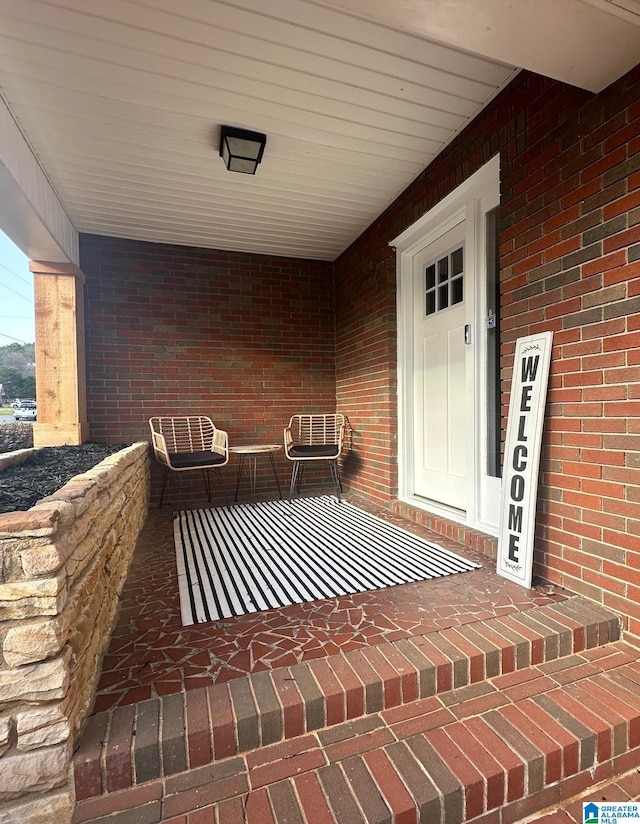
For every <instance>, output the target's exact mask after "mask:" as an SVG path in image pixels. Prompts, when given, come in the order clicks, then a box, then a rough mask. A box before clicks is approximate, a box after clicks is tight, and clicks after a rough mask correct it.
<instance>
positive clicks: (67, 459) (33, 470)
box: [0, 443, 127, 512]
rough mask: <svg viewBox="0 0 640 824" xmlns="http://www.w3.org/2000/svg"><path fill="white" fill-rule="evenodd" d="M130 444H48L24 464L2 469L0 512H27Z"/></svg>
mask: <svg viewBox="0 0 640 824" xmlns="http://www.w3.org/2000/svg"><path fill="white" fill-rule="evenodd" d="M125 446H127V444H115V445H114V444H103V443H83V444H81V445H80V446H47V447H44V448H43V449H41V450H40V451H39V452H37V453H36V454H35V455H33V456H32V457H31V458H28V459H27V460H26V461H25V462H24V463H21V464H18V465H17V466H10V467H8V468H7V469H4V470H3V471H2V472H0V512H15V511H26V510H27V509H30V508H31V507H32V506H33V505H34V504H35V503H37V502H38V501H39V500H41V499H42V498H45V497H46V496H47V495H51V493H52V492H55V491H56V490H58V489H60V487H61V486H64V484H66V483H67V481H69V480H71V478H73V477H74V475H79V474H80V473H81V472H86V471H87V470H88V469H91V468H92V467H93V466H95V465H96V464H97V463H100V461H102V460H103V459H104V458H106V457H108V456H109V455H113V453H114V452H118V451H119V450H120V449H124V447H125Z"/></svg>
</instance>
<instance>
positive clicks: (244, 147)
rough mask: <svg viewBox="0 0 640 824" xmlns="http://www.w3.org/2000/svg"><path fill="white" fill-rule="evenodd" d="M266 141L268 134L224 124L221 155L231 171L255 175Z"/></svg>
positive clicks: (221, 133)
mask: <svg viewBox="0 0 640 824" xmlns="http://www.w3.org/2000/svg"><path fill="white" fill-rule="evenodd" d="M266 142H267V136H266V134H260V132H249V131H247V130H246V129H234V128H233V127H232V126H223V127H222V129H221V131H220V157H221V158H222V159H223V160H224V163H225V166H226V167H227V169H228V170H229V171H230V172H241V173H242V174H245V175H254V174H255V173H256V169H257V168H258V163H260V161H261V160H262V154H263V152H264V147H265V145H266Z"/></svg>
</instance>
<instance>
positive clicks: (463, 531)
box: [389, 500, 498, 561]
mask: <svg viewBox="0 0 640 824" xmlns="http://www.w3.org/2000/svg"><path fill="white" fill-rule="evenodd" d="M389 509H390V511H391V512H393V513H395V514H396V515H401V516H402V517H403V518H406V519H407V520H408V521H413V523H416V524H420V525H421V526H424V527H426V528H427V529H430V530H432V531H433V532H435V533H436V534H438V535H442V536H443V537H445V538H450V539H451V540H453V541H456V542H457V543H459V544H461V545H462V546H466V547H469V549H474V550H477V551H478V552H481V553H482V554H483V555H486V556H487V558H491V559H493V560H494V561H495V559H496V558H497V557H498V539H497V538H496V537H494V536H493V535H488V534H487V533H486V532H480V530H478V529H472V528H471V527H469V526H466V525H465V524H459V523H457V522H456V521H450V520H448V519H447V518H444V517H443V516H441V515H434V514H433V513H431V512H427V511H426V510H424V509H420V508H419V507H417V506H414V505H413V504H410V503H407V502H406V501H399V500H396V501H392V502H391V504H390V505H389Z"/></svg>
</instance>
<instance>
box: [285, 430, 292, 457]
mask: <svg viewBox="0 0 640 824" xmlns="http://www.w3.org/2000/svg"><path fill="white" fill-rule="evenodd" d="M292 445H293V435H292V434H291V427H290V426H286V427H285V429H284V451H285V453H286V455H287V458H288V457H289V447H290V446H292Z"/></svg>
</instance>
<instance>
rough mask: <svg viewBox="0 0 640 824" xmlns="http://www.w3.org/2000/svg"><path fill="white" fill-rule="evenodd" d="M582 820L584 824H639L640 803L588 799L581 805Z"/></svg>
mask: <svg viewBox="0 0 640 824" xmlns="http://www.w3.org/2000/svg"><path fill="white" fill-rule="evenodd" d="M582 821H583V822H584V824H640V804H638V803H636V802H635V801H624V802H617V803H612V802H609V801H600V802H595V801H590V802H589V803H584V804H583V805H582Z"/></svg>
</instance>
